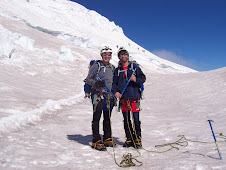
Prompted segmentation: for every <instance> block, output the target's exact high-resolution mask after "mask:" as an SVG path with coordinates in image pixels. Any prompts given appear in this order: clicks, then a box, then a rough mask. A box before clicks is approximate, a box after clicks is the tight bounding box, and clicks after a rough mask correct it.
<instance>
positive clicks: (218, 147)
mask: <svg viewBox="0 0 226 170" xmlns="http://www.w3.org/2000/svg"><path fill="white" fill-rule="evenodd" d="M208 121H209V124H210V128H211V131H212V134H213V138H214V141H215V144H216V146H217V150H218V154H219V156H220V160H222V157H221V153H220V150H219V147H218V143H217V140H216V137H215V134H214V131H213V128H212V125H211V122H213V121H212V120H208Z"/></svg>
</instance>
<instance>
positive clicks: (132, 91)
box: [112, 62, 146, 99]
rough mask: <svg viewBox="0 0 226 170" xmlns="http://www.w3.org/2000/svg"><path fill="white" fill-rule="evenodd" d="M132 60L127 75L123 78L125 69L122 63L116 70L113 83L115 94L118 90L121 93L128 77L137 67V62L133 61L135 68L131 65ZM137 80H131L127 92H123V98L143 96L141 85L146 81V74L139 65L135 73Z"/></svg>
mask: <svg viewBox="0 0 226 170" xmlns="http://www.w3.org/2000/svg"><path fill="white" fill-rule="evenodd" d="M131 64H132V63H131V62H129V65H128V69H127V70H125V71H126V76H125V78H123V75H124V71H123V67H122V65H121V64H120V63H119V65H118V68H116V69H115V71H114V76H113V85H112V93H113V94H115V93H116V92H119V93H121V92H122V90H123V89H124V87H125V85H126V83H127V81H128V79H129V78H130V76H131V74H132V73H133V69H135V67H136V63H134V62H133V69H132V67H131ZM134 75H135V76H136V82H133V81H130V82H129V84H128V86H127V88H126V90H125V92H124V93H123V96H122V99H138V98H141V91H140V87H141V85H142V84H143V83H144V82H145V80H146V76H145V75H144V73H143V72H142V70H141V69H140V67H139V66H138V68H137V70H136V72H135V74H134Z"/></svg>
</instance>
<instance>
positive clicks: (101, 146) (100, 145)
mask: <svg viewBox="0 0 226 170" xmlns="http://www.w3.org/2000/svg"><path fill="white" fill-rule="evenodd" d="M92 148H94V149H96V150H99V151H106V147H105V146H104V144H103V143H102V141H101V140H98V141H97V142H93V143H92Z"/></svg>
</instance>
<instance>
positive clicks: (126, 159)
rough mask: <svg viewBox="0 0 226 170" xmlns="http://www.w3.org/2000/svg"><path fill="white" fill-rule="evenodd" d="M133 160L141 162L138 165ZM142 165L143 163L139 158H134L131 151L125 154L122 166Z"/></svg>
mask: <svg viewBox="0 0 226 170" xmlns="http://www.w3.org/2000/svg"><path fill="white" fill-rule="evenodd" d="M133 160H135V161H136V162H137V163H139V164H138V165H137V164H135V163H134V162H133ZM141 165H143V163H142V162H140V161H138V160H137V159H135V158H133V157H132V154H131V153H128V154H124V155H123V160H122V161H121V163H120V167H123V168H128V167H131V166H141Z"/></svg>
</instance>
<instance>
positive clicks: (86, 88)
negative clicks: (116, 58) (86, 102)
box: [83, 60, 101, 97]
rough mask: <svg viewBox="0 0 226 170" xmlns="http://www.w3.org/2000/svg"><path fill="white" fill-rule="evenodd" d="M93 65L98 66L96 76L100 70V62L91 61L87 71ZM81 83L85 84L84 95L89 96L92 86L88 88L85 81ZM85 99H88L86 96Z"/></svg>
mask: <svg viewBox="0 0 226 170" xmlns="http://www.w3.org/2000/svg"><path fill="white" fill-rule="evenodd" d="M94 63H97V65H98V70H97V74H99V72H100V70H101V65H100V60H91V61H90V62H89V69H90V67H91V66H92V65H93V64H94ZM83 81H84V82H85V84H84V92H85V94H90V93H91V89H92V86H90V85H89V84H87V83H86V79H85V80H83ZM85 97H88V96H85Z"/></svg>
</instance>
